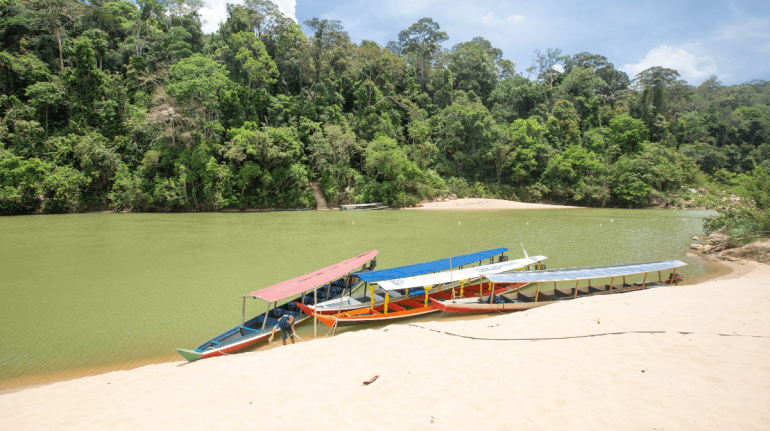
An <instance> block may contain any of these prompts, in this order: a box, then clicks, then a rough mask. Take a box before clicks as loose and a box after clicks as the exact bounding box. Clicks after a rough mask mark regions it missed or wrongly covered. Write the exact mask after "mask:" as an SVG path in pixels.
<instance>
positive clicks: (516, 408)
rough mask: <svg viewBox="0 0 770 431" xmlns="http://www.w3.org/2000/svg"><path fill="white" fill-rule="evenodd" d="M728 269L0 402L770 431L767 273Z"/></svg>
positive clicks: (74, 415) (267, 420) (84, 417)
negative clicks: (692, 281) (713, 275)
mask: <svg viewBox="0 0 770 431" xmlns="http://www.w3.org/2000/svg"><path fill="white" fill-rule="evenodd" d="M730 265H731V266H732V267H733V268H734V269H735V271H734V272H732V273H731V274H729V275H727V276H724V277H721V278H719V279H717V280H712V281H708V282H704V283H702V284H697V285H686V284H685V285H683V286H679V287H661V288H655V289H650V290H644V291H637V292H631V293H627V294H622V295H613V296H599V297H592V298H583V299H578V300H574V301H569V302H564V303H557V304H554V305H549V306H547V307H542V308H537V309H533V310H530V311H527V312H523V313H515V314H506V315H498V316H492V317H489V318H484V319H477V320H449V319H438V320H434V321H429V322H419V323H415V324H411V325H409V324H395V325H390V326H388V327H385V328H383V329H377V330H363V331H359V332H348V333H344V334H341V335H338V336H335V337H332V338H328V339H319V340H315V341H309V342H304V343H303V342H299V343H297V344H296V345H294V346H291V345H290V346H288V347H280V348H275V349H270V350H265V351H256V352H250V353H244V354H237V355H230V356H225V357H219V358H213V359H206V360H202V361H199V362H194V363H186V362H171V363H165V364H159V365H150V366H145V367H142V368H137V369H134V370H130V371H118V372H111V373H107V374H102V375H98V376H91V377H85V378H81V379H77V380H71V381H65V382H58V383H54V384H51V385H46V386H42V387H36V388H29V389H23V390H20V391H16V392H11V393H6V394H3V395H0V417H1V418H2V419H3V426H2V428H3V429H8V430H27V429H79V430H101V429H106V428H111V429H132V430H133V429H153V430H157V429H179V428H183V429H255V428H260V429H261V428H271V429H372V430H375V429H410V430H421V429H424V430H429V429H495V430H497V429H500V430H503V429H548V430H551V429H554V430H562V429H563V430H583V429H585V430H595V429H613V430H618V429H623V430H664V429H665V430H696V429H697V430H700V429H727V430H731V429H735V430H767V429H770V325H769V324H768V323H770V267H769V266H767V265H762V264H756V263H743V262H742V263H730ZM615 333H620V334H615ZM600 334H610V335H600ZM587 335H597V336H593V337H582V336H587ZM565 337H581V338H565ZM521 338H558V339H552V340H542V341H517V340H513V339H521ZM375 375H379V379H378V380H377V381H376V382H374V383H373V384H371V385H369V386H364V385H363V382H364V381H365V380H369V379H370V378H372V377H374V376H375Z"/></svg>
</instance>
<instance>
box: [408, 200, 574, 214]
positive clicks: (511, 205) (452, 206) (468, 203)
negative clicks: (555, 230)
mask: <svg viewBox="0 0 770 431" xmlns="http://www.w3.org/2000/svg"><path fill="white" fill-rule="evenodd" d="M422 205H423V206H421V207H413V208H405V209H408V210H453V211H477V210H532V209H554V208H580V207H571V206H566V205H548V204H528V203H525V202H516V201H506V200H503V199H480V198H465V199H456V200H453V201H446V202H430V203H425V204H422Z"/></svg>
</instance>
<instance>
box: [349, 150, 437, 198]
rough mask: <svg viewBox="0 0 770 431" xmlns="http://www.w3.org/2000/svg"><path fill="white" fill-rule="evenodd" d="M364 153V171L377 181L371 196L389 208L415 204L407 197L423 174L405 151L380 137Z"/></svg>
mask: <svg viewBox="0 0 770 431" xmlns="http://www.w3.org/2000/svg"><path fill="white" fill-rule="evenodd" d="M365 153H366V162H365V164H364V166H365V169H366V171H367V173H369V175H371V176H373V178H374V181H375V182H376V185H375V196H374V197H375V198H380V199H382V201H383V202H385V203H388V204H391V205H409V204H413V203H415V202H414V199H413V198H411V199H410V196H409V195H411V194H413V193H414V191H413V190H412V189H414V188H415V183H416V182H418V181H420V180H421V179H422V176H423V173H422V171H421V170H420V168H419V167H417V164H415V163H414V162H413V161H411V160H409V157H407V154H406V151H405V150H404V148H403V147H401V146H400V145H399V144H398V143H397V142H396V141H395V140H394V139H391V138H388V137H386V136H380V137H378V138H377V139H375V140H374V141H372V142H370V143H369V144H368V145H367V147H366V152H365Z"/></svg>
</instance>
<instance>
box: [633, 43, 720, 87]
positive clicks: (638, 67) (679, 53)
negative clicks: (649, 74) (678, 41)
mask: <svg viewBox="0 0 770 431" xmlns="http://www.w3.org/2000/svg"><path fill="white" fill-rule="evenodd" d="M697 50H698V44H690V45H685V46H683V47H673V46H668V45H661V46H659V47H657V48H655V49H652V50H650V52H648V53H647V56H646V57H644V58H643V59H641V60H640V61H639V63H636V64H626V65H625V66H623V67H621V68H620V70H622V71H624V72H626V73H628V76H629V77H631V78H632V79H633V77H634V76H635V75H636V74H637V73H639V72H641V71H643V70H645V69H649V68H650V67H653V66H661V67H666V68H669V69H674V70H676V71H677V72H679V74H680V75H682V77H683V78H684V79H685V80H688V81H689V80H693V79H702V78H706V77H708V76H710V75H713V74H715V73H716V71H717V66H716V64H715V63H714V60H713V59H712V58H711V57H708V56H696V55H695V54H693V53H692V52H693V51H697Z"/></svg>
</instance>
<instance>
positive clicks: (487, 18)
mask: <svg viewBox="0 0 770 431" xmlns="http://www.w3.org/2000/svg"><path fill="white" fill-rule="evenodd" d="M481 20H482V21H483V22H485V23H487V24H497V23H498V22H499V20H498V19H497V17H496V16H495V14H494V13H492V12H490V13H488V14H486V15H484V16H482V17H481Z"/></svg>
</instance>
